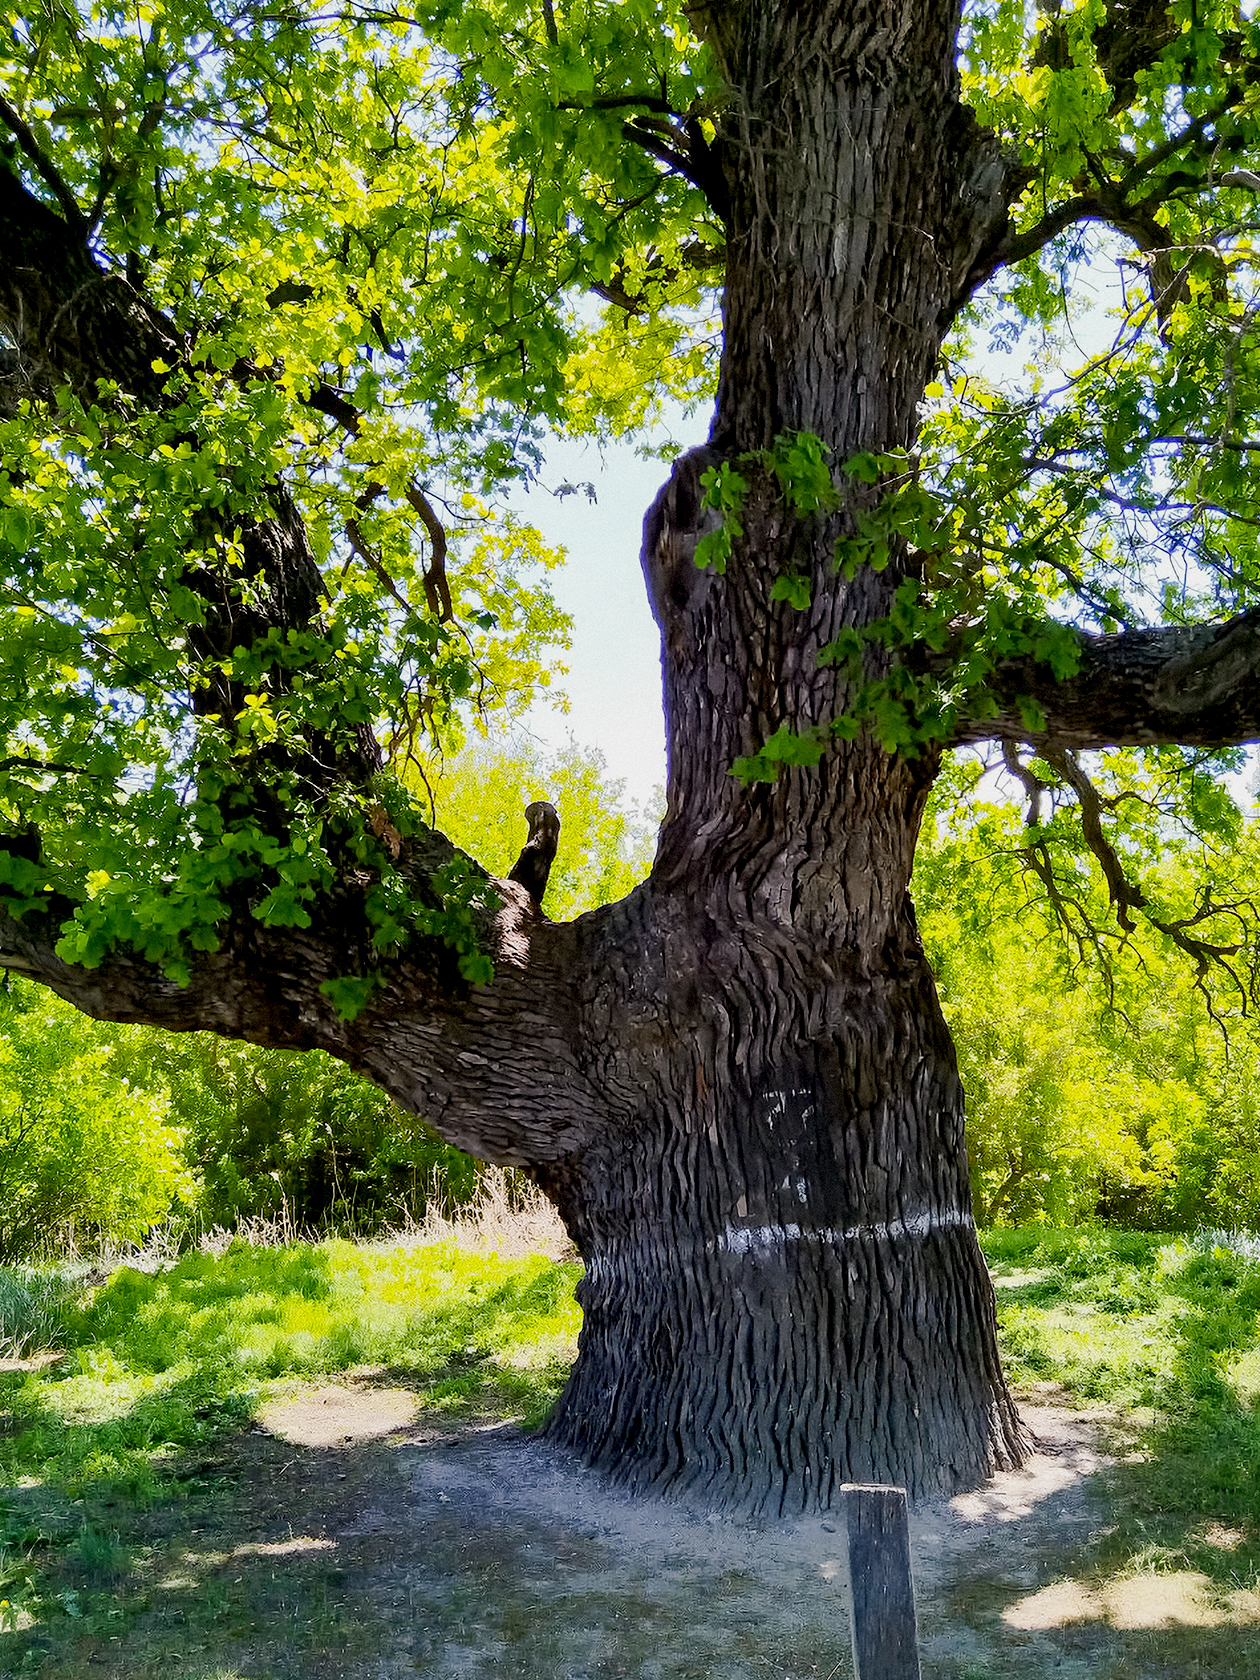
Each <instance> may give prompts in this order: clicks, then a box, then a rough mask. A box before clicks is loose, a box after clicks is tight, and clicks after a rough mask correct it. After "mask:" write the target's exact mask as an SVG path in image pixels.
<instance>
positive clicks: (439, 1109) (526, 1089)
mask: <svg viewBox="0 0 1260 1680" xmlns="http://www.w3.org/2000/svg"><path fill="white" fill-rule="evenodd" d="M545 809H547V810H550V807H545ZM557 826H558V825H557ZM0 844H2V843H0ZM5 849H12V850H15V851H18V852H19V853H21V854H22V855H27V854H28V853H29V852H30V850H31V847H30V845H29V843H28V837H25V836H19V837H17V838H16V839H14V840H11V841H9V842H8V844H7V847H6V848H5ZM454 855H455V854H454V848H453V847H452V846H451V844H450V842H449V841H447V840H446V839H445V838H444V836H442V835H440V834H436V833H429V834H426V835H423V836H422V837H420V838H418V839H413V840H410V841H406V842H404V845H403V849H402V857H401V860H400V868H402V869H403V870H404V871H405V873H406V874H408V875H409V876H410V877H411V878H412V879H413V882H414V890H415V892H416V893H417V895H420V896H423V895H424V894H425V893H426V891H427V882H428V880H429V878H430V877H431V876H432V874H433V871H434V870H435V869H437V868H438V867H439V866H440V865H441V864H442V863H445V862H448V861H449V860H450V859H451V858H452V857H453V856H454ZM492 885H493V888H494V891H495V893H496V894H497V896H498V898H499V900H501V903H500V905H499V907H498V908H497V909H495V910H486V911H484V912H482V913H480V915H479V917H478V928H479V936H480V938H481V940H482V942H483V945H484V948H485V949H486V950H487V952H488V953H489V954H490V956H491V957H492V959H493V961H494V965H495V973H494V978H493V980H492V981H491V982H490V984H488V985H486V986H470V985H469V984H468V983H467V982H466V981H465V980H463V979H462V978H461V976H460V974H459V970H458V967H457V965H456V960H455V955H454V953H453V952H452V951H451V950H449V949H448V948H447V947H446V946H445V945H444V944H443V943H442V942H441V941H440V940H438V939H423V940H417V941H414V942H413V944H412V945H411V946H410V947H409V948H408V950H407V953H406V954H405V956H404V957H403V958H401V959H399V960H398V961H397V962H394V963H392V964H391V965H390V967H389V970H388V972H387V974H386V975H385V980H384V984H383V986H382V987H381V988H380V989H378V991H377V992H376V993H374V994H373V996H372V997H371V999H370V1000H369V1002H368V1004H367V1006H366V1008H365V1009H364V1010H363V1011H362V1013H361V1014H360V1015H358V1016H357V1017H356V1018H355V1020H353V1021H349V1022H348V1021H344V1020H342V1019H341V1018H340V1017H339V1016H338V1014H337V1012H336V1010H335V1009H334V1008H333V1005H332V1003H331V1002H330V1001H329V998H328V997H327V995H326V994H325V993H324V992H323V991H322V990H321V987H322V986H323V985H324V983H325V982H326V981H329V980H335V979H337V978H339V977H342V976H345V975H347V974H357V973H362V972H363V971H364V969H365V968H368V969H370V968H372V967H373V966H376V965H378V964H379V959H378V958H376V957H375V956H374V954H373V953H372V951H371V948H370V928H369V926H368V924H367V921H366V918H365V917H364V915H363V911H362V904H361V890H362V889H361V888H360V887H359V886H358V885H356V884H354V883H348V884H346V885H345V886H344V887H343V888H342V889H341V890H340V891H338V892H337V893H335V894H333V895H330V896H329V897H328V898H327V899H325V900H323V901H322V902H321V904H320V906H319V909H318V912H317V916H316V919H315V921H314V922H313V925H312V926H311V927H310V928H306V929H299V928H293V927H278V928H269V927H266V926H264V925H263V924H261V923H260V922H258V921H257V920H255V919H254V918H252V917H251V916H250V915H249V914H248V912H247V911H242V912H241V913H239V914H238V915H237V916H236V917H235V918H234V919H233V920H232V922H231V923H230V924H229V925H228V926H227V927H226V928H225V929H224V930H223V939H222V944H221V946H220V948H219V949H218V950H217V951H214V952H208V953H199V952H193V953H190V968H191V975H190V978H189V981H188V984H187V985H179V984H177V983H176V982H175V981H173V980H168V979H167V978H165V976H163V975H162V973H161V972H160V970H159V969H158V968H156V967H155V966H154V965H153V964H151V963H147V962H145V961H144V960H143V959H142V958H140V957H138V956H136V955H134V954H132V953H129V952H127V951H124V950H118V951H114V952H111V953H110V954H109V955H108V956H107V957H106V959H105V960H104V961H103V962H102V963H101V965H100V967H99V968H94V969H88V968H82V967H79V966H77V965H75V964H72V963H67V962H65V961H63V960H62V959H61V958H60V957H59V956H58V955H57V953H56V950H55V945H56V941H57V938H58V936H59V930H60V926H61V924H62V922H63V921H65V920H66V919H67V918H68V917H69V916H70V915H71V914H72V912H73V905H72V904H70V903H69V902H68V901H65V900H59V901H58V902H56V903H55V904H53V905H51V906H50V907H49V909H48V910H47V911H44V910H37V911H32V912H30V913H28V914H27V915H26V916H24V917H22V918H21V919H20V920H17V919H15V918H14V917H13V916H12V915H10V914H7V913H6V912H5V910H4V907H3V900H4V896H5V895H3V894H0V968H3V969H8V970H10V971H12V972H13V973H17V974H23V975H26V976H28V977H29V978H31V979H33V980H37V981H39V982H40V983H41V984H43V985H46V986H48V987H49V988H50V989H51V990H52V991H54V992H56V993H57V994H58V995H59V996H60V997H63V998H65V999H67V1000H68V1001H69V1002H70V1003H73V1004H74V1005H75V1006H76V1008H78V1009H81V1010H83V1011H84V1012H85V1013H86V1014H88V1015H91V1016H93V1017H95V1018H96V1019H97V1020H103V1021H119V1022H144V1023H148V1024H150V1025H153V1026H158V1027H163V1028H166V1029H168V1030H172V1031H176V1032H192V1031H207V1032H214V1033H218V1034H221V1035H222V1036H223V1037H226V1038H236V1039H246V1040H248V1041H250V1042H252V1043H257V1044H268V1045H273V1046H284V1047H289V1048H293V1049H313V1048H318V1049H323V1050H326V1051H328V1052H329V1053H330V1054H332V1055H334V1056H337V1057H339V1058H340V1059H341V1060H342V1061H344V1062H346V1063H347V1064H348V1065H349V1066H350V1067H352V1068H355V1069H356V1070H357V1071H358V1072H360V1073H362V1074H364V1075H366V1076H367V1077H368V1078H370V1079H372V1080H374V1081H375V1082H376V1083H377V1084H378V1085H381V1086H383V1087H384V1089H385V1090H386V1091H388V1092H389V1093H390V1095H391V1096H393V1097H394V1098H395V1100H396V1101H397V1102H398V1103H399V1104H400V1105H401V1106H402V1107H404V1108H406V1109H407V1110H408V1111H409V1112H411V1113H416V1114H424V1115H427V1116H428V1117H429V1118H430V1120H432V1121H433V1122H434V1124H436V1125H438V1126H439V1127H440V1129H441V1130H442V1133H443V1135H444V1136H445V1137H447V1138H449V1139H451V1140H452V1141H453V1142H455V1143H457V1144H458V1145H459V1146H460V1147H462V1148H465V1149H469V1150H471V1151H472V1152H473V1153H475V1154H476V1155H478V1156H480V1157H481V1158H482V1159H485V1160H494V1161H498V1162H500V1163H503V1164H508V1165H523V1164H526V1163H533V1164H538V1163H545V1162H548V1161H554V1160H558V1159H560V1158H561V1157H563V1156H564V1155H565V1154H566V1153H567V1152H569V1151H571V1150H572V1149H573V1147H574V1145H575V1141H576V1138H577V1136H578V1134H579V1132H580V1131H581V1130H582V1129H583V1128H588V1127H589V1126H590V1125H591V1124H592V1123H593V1121H594V1117H595V1116H596V1114H597V1113H598V1112H599V1111H598V1106H597V1103H596V1099H595V1097H594V1095H593V1094H592V1092H591V1091H590V1089H589V1087H588V1085H587V1082H586V1079H585V1077H584V1076H583V1074H582V1073H581V1071H580V1068H579V1064H578V1060H577V1057H576V1055H575V1052H574V1048H573V1044H572V1042H571V1041H570V1033H571V1018H572V1011H573V1001H572V997H571V991H572V980H573V976H574V975H575V974H578V973H580V972H581V967H580V963H579V961H578V959H577V957H576V954H575V948H574V935H573V933H572V931H571V927H570V926H564V925H557V924H554V923H550V922H548V921H547V920H546V918H545V917H543V916H541V915H540V913H539V911H538V908H537V904H536V902H535V900H534V899H533V898H531V896H530V894H529V892H528V891H527V890H526V888H525V887H523V886H520V885H518V884H517V883H516V882H514V881H495V882H493V883H492ZM10 902H11V901H10Z"/></svg>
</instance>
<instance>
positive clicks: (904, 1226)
mask: <svg viewBox="0 0 1260 1680" xmlns="http://www.w3.org/2000/svg"><path fill="white" fill-rule="evenodd" d="M971 1223H972V1219H971V1215H970V1214H969V1213H964V1212H963V1210H962V1209H961V1208H942V1209H940V1210H939V1211H937V1210H934V1211H932V1212H925V1213H914V1214H911V1215H910V1217H909V1218H908V1219H889V1220H880V1221H878V1222H877V1223H875V1224H872V1225H849V1226H844V1227H841V1226H837V1225H825V1226H821V1227H818V1226H815V1227H813V1228H811V1227H809V1226H801V1225H796V1224H790V1225H727V1226H726V1227H725V1229H724V1230H723V1232H722V1234H721V1236H720V1237H719V1238H718V1240H717V1246H718V1249H719V1251H721V1252H723V1253H726V1254H768V1253H769V1252H770V1250H771V1249H774V1248H783V1247H786V1246H787V1244H788V1243H795V1242H808V1243H825V1244H826V1245H827V1246H828V1247H836V1246H838V1245H839V1244H841V1243H850V1242H897V1241H899V1240H900V1239H901V1238H902V1237H926V1236H927V1234H928V1232H929V1231H947V1230H949V1229H951V1228H952V1227H954V1226H957V1225H970V1224H971Z"/></svg>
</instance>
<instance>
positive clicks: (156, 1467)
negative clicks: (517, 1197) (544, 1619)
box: [0, 1241, 579, 1502]
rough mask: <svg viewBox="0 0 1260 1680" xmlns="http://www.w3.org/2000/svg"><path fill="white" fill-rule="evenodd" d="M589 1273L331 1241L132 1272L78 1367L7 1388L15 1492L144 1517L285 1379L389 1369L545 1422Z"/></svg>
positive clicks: (76, 1349) (68, 1347)
mask: <svg viewBox="0 0 1260 1680" xmlns="http://www.w3.org/2000/svg"><path fill="white" fill-rule="evenodd" d="M577 1275H578V1268H577V1267H576V1266H573V1265H558V1264H556V1263H554V1262H552V1261H550V1260H547V1259H544V1258H543V1257H542V1256H531V1257H529V1258H526V1259H515V1260H506V1259H501V1258H499V1257H498V1256H497V1255H494V1254H481V1253H471V1252H468V1251H466V1250H461V1249H458V1248H455V1247H449V1246H443V1247H436V1248H407V1247H401V1246H393V1247H387V1246H373V1247H356V1246H355V1245H353V1244H351V1243H348V1242H342V1241H330V1242H325V1243H320V1244H310V1243H293V1244H290V1245H288V1246H286V1247H284V1248H278V1249H268V1248H255V1247H252V1246H250V1245H248V1244H245V1243H234V1244H233V1245H232V1247H231V1248H230V1249H229V1250H228V1251H227V1253H226V1254H224V1255H222V1256H221V1257H215V1256H212V1255H208V1254H201V1253H193V1254H187V1255H185V1256H184V1257H183V1258H182V1259H180V1260H179V1261H178V1262H177V1263H176V1264H175V1265H173V1266H171V1267H169V1268H167V1269H165V1270H163V1271H160V1272H158V1273H156V1274H155V1275H148V1274H146V1273H143V1272H138V1271H134V1270H132V1269H131V1268H129V1267H126V1266H123V1267H120V1268H119V1270H117V1271H116V1272H115V1273H114V1274H113V1275H112V1276H111V1277H110V1279H109V1280H108V1282H106V1283H105V1284H103V1285H102V1286H101V1287H99V1288H98V1289H96V1290H95V1291H93V1292H91V1293H90V1295H89V1296H87V1297H86V1298H85V1299H83V1300H82V1301H81V1302H80V1304H79V1305H78V1306H77V1307H72V1308H68V1309H67V1310H65V1311H64V1312H63V1314H62V1323H61V1325H60V1329H61V1332H62V1339H61V1347H62V1348H63V1349H64V1353H65V1357H64V1358H63V1359H62V1360H60V1361H59V1362H58V1363H56V1364H55V1365H50V1366H47V1367H45V1368H43V1369H41V1370H37V1371H25V1372H7V1373H2V1374H0V1408H2V1409H3V1411H5V1412H7V1413H8V1419H9V1421H8V1430H7V1433H5V1434H4V1435H3V1437H0V1478H2V1479H3V1481H4V1482H5V1483H6V1484H8V1485H12V1484H14V1483H17V1482H22V1481H26V1482H30V1481H31V1480H32V1479H34V1480H38V1481H40V1482H43V1483H46V1484H49V1485H50V1486H53V1487H56V1488H59V1489H61V1490H62V1491H64V1492H65V1493H66V1494H67V1495H68V1496H69V1497H70V1498H72V1499H74V1498H81V1497H83V1496H85V1495H89V1494H90V1495H93V1496H99V1495H100V1494H101V1493H102V1492H103V1491H106V1490H111V1491H113V1492H116V1493H117V1494H118V1495H120V1496H122V1497H126V1498H129V1499H131V1500H136V1501H141V1502H142V1501H144V1500H146V1499H152V1498H154V1497H157V1496H158V1495H159V1493H160V1491H161V1489H162V1486H163V1485H164V1483H166V1482H169V1481H170V1480H171V1478H172V1477H173V1476H174V1477H178V1475H179V1474H180V1468H181V1466H180V1460H181V1458H182V1457H186V1456H187V1455H188V1454H190V1453H195V1452H196V1451H198V1450H200V1449H202V1448H203V1447H204V1446H205V1445H206V1444H207V1443H208V1442H209V1441H210V1440H212V1439H213V1438H214V1437H216V1436H217V1435H219V1434H221V1433H222V1432H223V1431H224V1430H225V1429H230V1428H233V1427H238V1426H240V1425H241V1424H243V1423H244V1422H245V1421H246V1420H247V1419H248V1418H249V1416H250V1415H251V1414H252V1412H253V1410H254V1409H255V1407H256V1405H257V1404H258V1401H259V1399H260V1398H261V1397H262V1395H263V1394H264V1392H265V1390H266V1389H267V1387H268V1386H269V1385H270V1384H273V1383H275V1382H277V1381H278V1380H279V1379H284V1378H292V1377H297V1376H308V1375H316V1374H332V1373H335V1372H339V1371H345V1370H349V1369H352V1368H354V1367H359V1366H364V1365H384V1366H387V1367H388V1368H389V1370H390V1372H391V1373H392V1375H393V1376H394V1377H395V1379H397V1380H403V1381H406V1382H408V1384H409V1385H410V1386H414V1387H415V1388H417V1390H418V1392H419V1394H420V1396H421V1399H422V1403H423V1405H424V1406H425V1407H426V1408H427V1409H428V1410H430V1411H433V1412H442V1413H448V1414H454V1415H459V1414H461V1413H467V1412H468V1411H470V1410H473V1409H477V1408H482V1409H489V1410H492V1411H494V1412H496V1413H498V1414H501V1415H514V1416H519V1417H521V1418H523V1420H524V1421H525V1423H526V1424H527V1426H528V1425H530V1424H533V1423H536V1422H538V1421H540V1420H541V1418H542V1417H543V1416H544V1415H545V1413H546V1411H547V1409H548V1407H549V1406H550V1404H551V1402H552V1401H553V1400H554V1398H555V1395H556V1394H557V1393H558V1391H559V1387H560V1385H561V1383H562V1382H563V1379H564V1376H565V1374H566V1372H567V1366H568V1362H569V1360H570V1359H571V1357H572V1351H573V1341H574V1338H575V1336H576V1333H577V1326H578V1322H579V1311H578V1308H577V1306H576V1304H575V1302H574V1300H573V1285H574V1282H575V1281H576V1278H577Z"/></svg>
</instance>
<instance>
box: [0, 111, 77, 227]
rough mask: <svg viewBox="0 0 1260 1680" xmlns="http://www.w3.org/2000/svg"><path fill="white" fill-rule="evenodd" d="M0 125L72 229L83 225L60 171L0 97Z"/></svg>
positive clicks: (19, 118) (15, 113)
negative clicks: (17, 147) (6, 130)
mask: <svg viewBox="0 0 1260 1680" xmlns="http://www.w3.org/2000/svg"><path fill="white" fill-rule="evenodd" d="M0 122H3V123H4V125H5V127H6V128H7V129H8V130H9V132H10V134H12V135H13V137H14V139H15V140H16V141H17V143H18V145H19V146H20V147H21V148H22V151H23V152H24V153H25V154H26V156H27V158H28V159H29V160H30V163H31V166H32V168H33V169H34V170H35V173H36V174H37V175H38V176H39V178H40V180H41V181H43V183H44V185H45V186H46V187H47V188H48V189H49V191H50V192H51V193H52V195H53V197H54V198H55V199H56V200H57V203H58V204H60V206H61V208H62V210H63V211H64V212H65V216H66V220H67V221H68V222H69V223H70V224H71V226H72V227H73V226H78V225H80V224H81V223H84V222H86V220H87V218H86V217H85V216H84V214H83V211H82V209H81V208H80V206H79V201H78V199H77V198H76V197H75V196H74V194H73V193H72V192H71V191H70V188H69V187H68V186H67V185H66V182H65V178H64V176H63V175H62V174H61V171H60V170H59V169H58V168H57V166H56V164H54V163H53V161H52V159H51V158H50V157H49V156H48V154H47V153H46V152H45V151H44V148H43V147H42V146H41V145H40V143H39V141H38V140H37V139H36V138H35V136H34V134H33V133H32V132H31V130H30V129H29V128H28V127H27V125H26V123H25V122H23V120H22V117H21V115H20V114H19V113H18V112H17V111H15V110H14V108H13V106H12V105H10V104H9V102H8V100H7V99H5V98H4V96H3V95H2V94H0Z"/></svg>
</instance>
